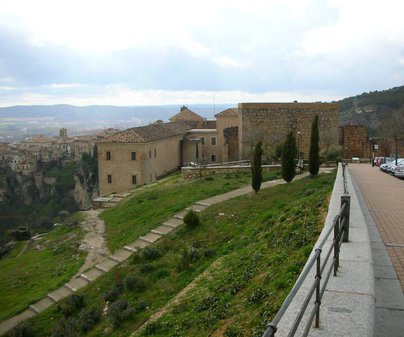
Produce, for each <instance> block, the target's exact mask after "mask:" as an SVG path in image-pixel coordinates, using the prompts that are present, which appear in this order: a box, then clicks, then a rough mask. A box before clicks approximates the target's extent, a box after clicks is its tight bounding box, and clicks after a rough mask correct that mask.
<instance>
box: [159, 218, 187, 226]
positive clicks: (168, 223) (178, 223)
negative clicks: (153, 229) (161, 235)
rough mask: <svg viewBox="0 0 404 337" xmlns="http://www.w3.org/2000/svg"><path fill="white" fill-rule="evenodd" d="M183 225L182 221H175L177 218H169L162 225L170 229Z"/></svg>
mask: <svg viewBox="0 0 404 337" xmlns="http://www.w3.org/2000/svg"><path fill="white" fill-rule="evenodd" d="M183 223H184V221H182V219H177V218H171V219H168V220H167V221H165V222H164V223H163V225H164V226H168V227H172V228H177V227H178V226H181V225H182V224H183Z"/></svg>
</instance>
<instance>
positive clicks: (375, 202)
mask: <svg viewBox="0 0 404 337" xmlns="http://www.w3.org/2000/svg"><path fill="white" fill-rule="evenodd" d="M349 171H350V173H351V175H352V176H353V178H354V179H355V181H356V183H357V184H358V185H359V188H360V190H361V192H362V195H363V198H364V199H365V202H366V205H367V207H368V209H369V212H370V214H371V216H372V218H373V220H374V222H375V223H376V226H377V229H378V231H379V233H380V235H381V237H382V239H383V242H384V244H385V246H386V249H387V252H388V254H389V256H390V259H391V261H392V263H393V266H394V269H395V271H396V273H397V276H398V278H399V281H400V284H401V288H402V289H403V291H404V180H400V179H396V178H394V177H392V176H390V175H388V174H386V173H384V172H382V171H380V170H379V168H378V167H372V166H371V165H370V164H350V165H349Z"/></svg>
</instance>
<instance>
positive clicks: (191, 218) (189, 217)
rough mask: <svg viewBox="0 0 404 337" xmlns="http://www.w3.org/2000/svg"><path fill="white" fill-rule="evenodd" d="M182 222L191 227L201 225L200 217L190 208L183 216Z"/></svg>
mask: <svg viewBox="0 0 404 337" xmlns="http://www.w3.org/2000/svg"><path fill="white" fill-rule="evenodd" d="M184 223H185V225H187V227H188V228H191V229H192V228H195V227H198V226H199V225H201V219H200V218H199V215H198V214H197V213H196V212H195V211H194V210H192V209H191V210H189V211H188V213H187V214H186V215H185V216H184Z"/></svg>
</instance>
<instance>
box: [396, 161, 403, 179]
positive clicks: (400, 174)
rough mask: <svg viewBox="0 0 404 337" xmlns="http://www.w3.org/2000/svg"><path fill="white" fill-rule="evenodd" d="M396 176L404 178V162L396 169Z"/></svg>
mask: <svg viewBox="0 0 404 337" xmlns="http://www.w3.org/2000/svg"><path fill="white" fill-rule="evenodd" d="M394 176H395V177H396V178H400V179H404V163H403V164H401V165H398V166H397V167H396V169H395V170H394Z"/></svg>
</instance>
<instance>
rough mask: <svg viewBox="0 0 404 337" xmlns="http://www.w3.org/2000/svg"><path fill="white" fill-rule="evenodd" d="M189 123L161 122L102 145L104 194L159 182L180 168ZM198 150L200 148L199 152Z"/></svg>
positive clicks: (101, 186)
mask: <svg viewBox="0 0 404 337" xmlns="http://www.w3.org/2000/svg"><path fill="white" fill-rule="evenodd" d="M190 129H191V126H190V125H189V124H187V123H186V122H182V121H179V122H170V123H157V124H151V125H146V126H141V127H135V128H131V129H127V130H124V131H122V132H118V133H117V134H115V135H112V136H110V137H106V138H105V139H103V140H102V141H100V142H99V143H98V145H97V146H98V172H99V186H100V195H106V194H109V193H111V192H116V193H120V192H124V191H128V190H130V189H132V188H135V187H136V186H139V185H144V184H148V183H151V182H154V181H156V179H157V178H159V177H162V176H164V175H167V174H169V173H171V172H173V171H175V170H177V169H178V168H179V166H180V163H181V160H182V151H181V142H182V140H183V139H184V136H185V135H186V134H187V132H188V131H189V130H190ZM195 151H196V149H195Z"/></svg>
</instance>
